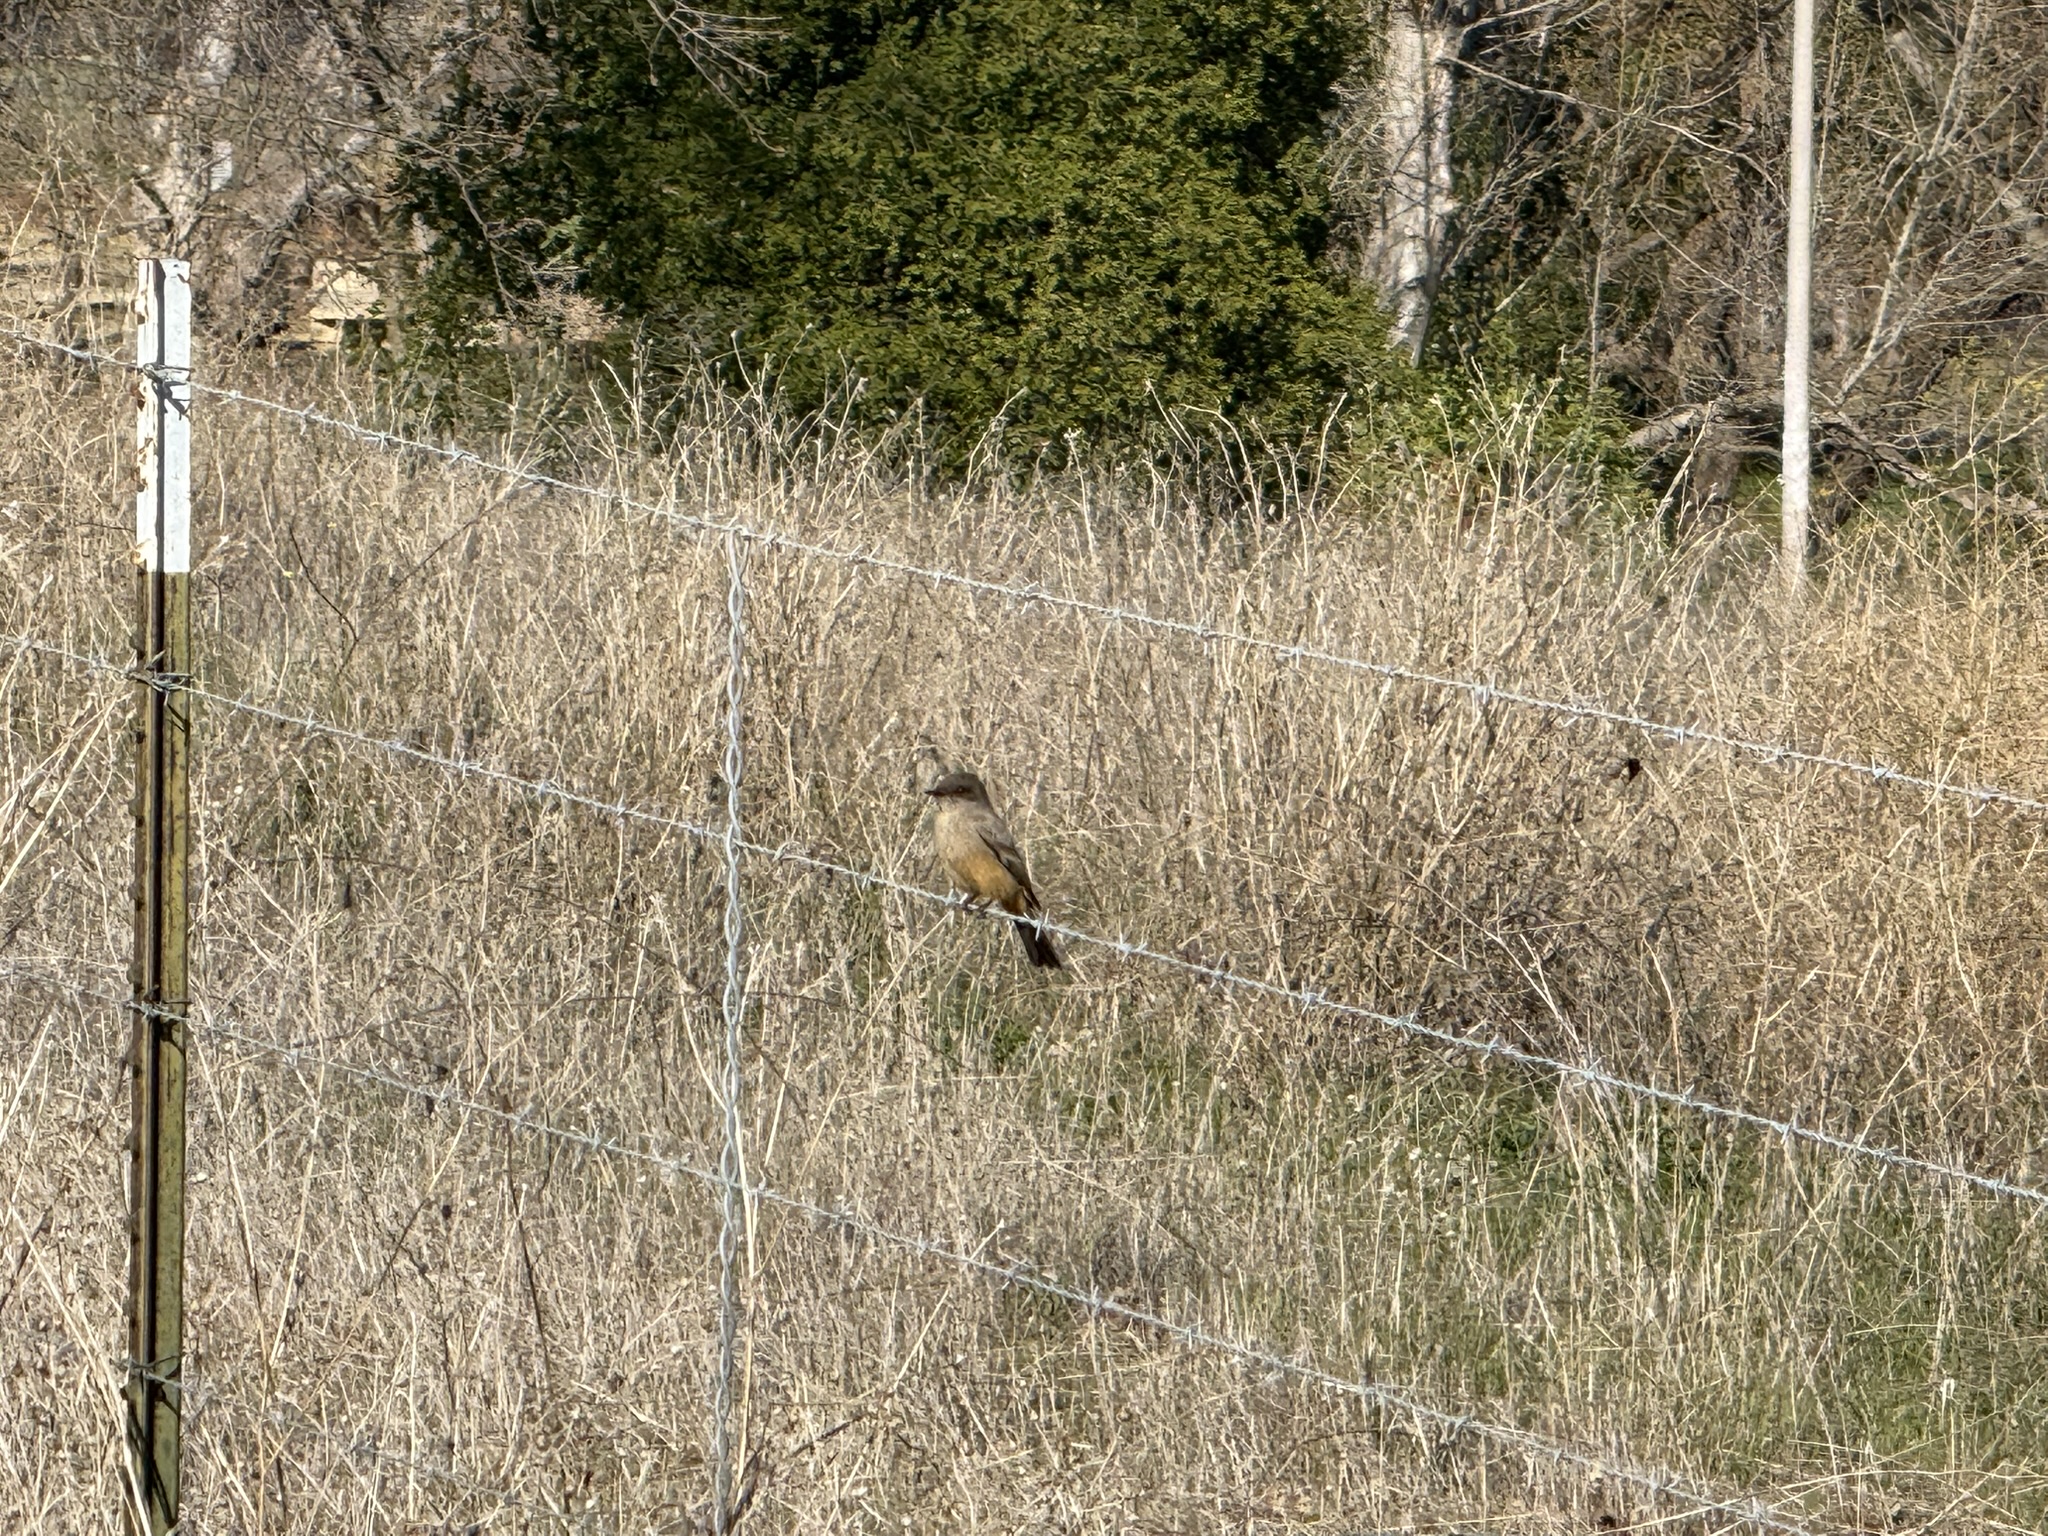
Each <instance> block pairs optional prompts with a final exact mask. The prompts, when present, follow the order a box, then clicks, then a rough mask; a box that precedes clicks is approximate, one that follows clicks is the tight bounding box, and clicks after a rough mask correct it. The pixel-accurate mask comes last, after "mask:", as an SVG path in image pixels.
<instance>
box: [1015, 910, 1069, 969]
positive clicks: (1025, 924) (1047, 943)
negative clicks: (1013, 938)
mask: <svg viewBox="0 0 2048 1536" xmlns="http://www.w3.org/2000/svg"><path fill="white" fill-rule="evenodd" d="M1017 937H1018V938H1020V939H1022V940H1023V941H1024V954H1025V956H1026V958H1028V959H1029V960H1030V961H1031V963H1032V964H1033V965H1036V966H1041V967H1043V968H1045V969H1047V970H1055V971H1056V970H1058V969H1059V968H1060V952H1059V951H1058V950H1056V949H1054V948H1053V947H1052V940H1051V939H1048V938H1047V937H1046V936H1045V933H1044V931H1043V930H1041V929H1040V928H1039V926H1038V924H1037V923H1036V922H1034V921H1033V920H1032V919H1030V918H1028V917H1020V918H1018V919H1017Z"/></svg>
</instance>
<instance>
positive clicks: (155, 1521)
mask: <svg viewBox="0 0 2048 1536" xmlns="http://www.w3.org/2000/svg"><path fill="white" fill-rule="evenodd" d="M135 321H136V360H137V361H138V362H139V363H140V364H141V365H142V367H143V368H144V370H145V371H144V372H143V374H142V375H141V376H140V388H139V391H138V395H139V401H138V416H137V464H138V467H139V468H140V470H141V472H142V487H141V490H140V491H139V492H138V493H137V495H136V500H135V542H136V558H137V561H138V563H139V564H140V566H141V576H140V600H139V602H138V604H137V609H136V636H135V651H136V677H137V680H138V682H139V684H140V694H139V698H138V701H137V702H138V707H139V712H140V719H139V721H138V722H137V727H136V732H135V745H136V758H135V959H134V964H133V966H132V968H131V971H130V981H131V984H132V986H133V989H134V990H133V1002H132V1004H131V1007H132V1009H133V1013H134V1033H133V1037H132V1044H131V1046H130V1053H129V1067H130V1072H131V1074H132V1079H133V1104H134V1129H133V1131H132V1132H131V1139H130V1142H129V1164H128V1168H129V1183H128V1188H129V1214H130V1228H129V1269H128V1279H129V1296H130V1306H129V1315H128V1388H127V1401H128V1439H129V1449H130V1451H131V1453H132V1457H133V1462H132V1465H133V1471H134V1477H135V1486H134V1490H133V1491H134V1502H133V1507H132V1509H131V1516H130V1517H131V1519H132V1520H133V1521H134V1522H135V1523H136V1524H138V1525H139V1526H140V1527H141V1531H140V1536H166V1533H168V1532H170V1531H171V1530H172V1529H173V1528H174V1527H175V1526H176V1525H177V1523H178V1491H179V1489H178V1448H179V1447H178V1441H179V1417H180V1414H181V1412H182V1410H183V1406H184V1405H183V1401H182V1398H183V1386H182V1383H183V1379H184V1333H185V1317H184V1280H185V1011H186V977H187V971H186V916H185V865H186V855H187V849H188V830H187V829H188V816H189V809H190V799H189V795H188V792H187V773H188V768H189V763H190V752H191V747H190V742H191V736H190V732H191V724H192V721H191V702H192V696H191V694H189V693H186V692H184V691H182V688H181V685H182V683H183V682H184V681H185V679H186V678H187V677H188V676H189V675H190V673H191V652H192V626H191V606H190V595H189V591H188V582H189V580H190V574H189V573H190V569H191V563H192V562H191V545H192V538H191V506H192V494H191V493H192V477H191V441H192V418H191V410H192V386H191V370H192V283H191V271H190V268H189V267H188V265H187V264H186V263H185V262H182V261H161V260H145V261H142V262H140V263H138V270H137V285H136V299H135Z"/></svg>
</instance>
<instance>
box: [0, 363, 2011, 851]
mask: <svg viewBox="0 0 2048 1536" xmlns="http://www.w3.org/2000/svg"><path fill="white" fill-rule="evenodd" d="M0 335H6V336H12V337H14V338H15V339H17V340H20V341H24V342H29V343H32V344H34V345H37V346H42V347H47V348H49V349H50V350H52V351H55V352H60V353H63V354H64V355H66V356H68V357H74V358H79V359H81V360H83V361H87V362H93V363H100V364H105V365H108V366H112V367H117V368H125V369H128V370H130V371H137V372H143V373H147V372H149V370H148V369H146V368H143V367H141V365H139V364H135V363H130V362H126V361H124V360H122V359H120V358H115V357H108V356H103V355H101V354H99V353H94V352H88V351H85V350H83V349H80V348H77V347H70V346H66V345H64V344H62V343H60V342H54V341H47V340H44V339H43V338H40V337H37V336H33V335H30V334H29V333H28V332H25V331H19V330H10V329H5V328H0ZM192 389H193V391H194V392H195V393H198V394H203V395H207V396H210V397H212V398H214V399H217V400H222V401H226V402H228V403H230V404H234V405H241V406H247V407H249V408H251V409H254V410H262V411H268V412H271V413H273V414H276V415H280V416H288V417H292V418H294V419H296V420H298V421H300V422H301V423H303V424H305V425H309V426H318V427H324V428H327V429H329V430H332V431H335V432H338V433H340V434H342V435H343V436H346V437H350V438H353V439H355V440H356V441H358V442H363V443H367V444H370V445H372V446H374V447H377V448H381V449H384V450H387V451H392V452H403V453H419V454H425V455H429V456H431V457H434V458H437V459H440V460H442V461H444V462H446V463H450V464H461V465H467V466H469V467H471V468H473V469H477V470H481V471H483V472H485V473H487V474H494V475H502V476H507V477H510V478H512V479H516V480H519V481H522V482H523V483H525V484H528V485H532V486H537V487H541V488H543V489H547V490H555V491H560V492H563V493H564V494H566V495H572V496H580V497H587V498H591V499H594V500H599V501H606V502H610V503H612V504H613V505H616V506H619V507H622V508H625V509H626V510H628V511H632V512H638V513H641V514H644V515H646V516H648V517H654V518H660V519H662V520H664V521H667V522H671V523H674V524H676V525H678V526H680V527H684V528H689V529H692V530H694V531H697V532H701V533H718V534H727V535H730V536H733V537H737V538H740V539H744V540H747V541H749V542H750V543H754V544H759V545H762V546H765V547H768V548H774V549H780V550H783V551H786V552H788V553H791V554H798V555H805V556H809V557H812V558H815V559H821V560H831V561H835V562H838V563H840V564H846V565H858V566H865V567H867V568H869V569H871V570H878V571H885V572H888V573H890V574H892V575H897V576H903V577H907V578H910V579H913V580H918V581H928V582H931V583H932V584H933V585H934V586H946V587H954V588H957V589H960V590H962V591H968V592H976V593H980V594H982V595H983V596H988V597H998V598H1002V599H1005V600H1006V601H1010V602H1016V603H1025V604H1034V605H1037V606H1040V607H1046V608H1055V609H1062V610H1065V611H1067V612H1071V613H1079V614H1085V615H1087V616H1089V617H1092V618H1096V619H1100V620H1102V621H1104V622H1105V623H1108V624H1112V625H1115V624H1128V625H1130V626H1132V627H1134V628H1141V629H1153V630H1158V631H1161V632H1164V633H1168V634H1176V635H1181V636H1184V637H1186V638H1189V639H1194V640H1200V641H1202V642H1204V643H1209V644H1223V645H1237V646H1243V647H1245V648H1247V649H1250V650H1257V651H1263V652H1265V653H1267V654H1269V655H1272V656H1275V657H1278V658H1279V659H1280V660H1282V661H1287V662H1294V663H1297V664H1298V663H1303V662H1309V663H1314V664H1316V665H1318V666H1328V667H1333V668H1337V669H1340V670H1344V671H1351V672H1357V673H1361V674H1364V675H1366V676H1371V677H1377V678H1381V679H1386V680H1392V681H1395V682H1404V683H1412V684H1415V685H1417V686H1419V687H1427V688H1434V689H1437V690H1440V691H1443V692H1449V693H1458V694H1463V695H1465V696H1467V697H1469V698H1471V699H1473V700H1475V701H1476V702H1478V703H1480V704H1481V705H1485V704H1488V703H1500V704H1509V705H1513V706H1515V707H1517V708H1520V709H1528V710H1532V711H1536V712H1538V713H1543V714H1550V715H1556V716H1560V717H1562V718H1565V719H1569V720H1574V721H1588V722H1593V723H1597V724H1604V725H1612V726H1618V727H1621V728H1624V729H1628V730H1636V731H1641V732H1642V733H1643V734H1645V735H1646V736H1651V737H1658V738H1662V739H1664V740H1667V741H1670V742H1672V743H1674V744H1677V745H1682V746H1692V747H1706V748H1716V749H1719V750H1722V751H1726V752H1732V753H1735V754H1738V755H1740V756H1744V757H1749V758H1754V759H1756V760H1757V761H1759V762H1762V763H1764V764H1765V765H1766V766H1770V767H1776V768H1795V767H1805V768H1819V769H1825V770H1828V771H1830V772H1835V773H1842V774H1846V775H1849V776H1851V777H1854V778H1861V779H1868V780H1869V781H1871V782H1872V783H1873V784H1877V785H1879V786H1883V787H1896V788H1901V789H1912V790H1919V791H1923V792H1925V793H1927V794H1931V795H1937V796H1940V795H1947V796H1954V797H1957V798H1960V799H1965V800H1969V801H1972V802H1974V803H1976V804H1978V805H2003V806H2008V807H2010V808H2012V809H2015V810H2022V811H2037V812H2038V811H2048V799H2042V798H2039V797H2036V796H2032V795H2023V794H2019V793H2017V792H2015V791H2012V790H2007V789H2001V788H1999V787H1998V786H1996V785H1981V784H1966V783H1956V782H1954V781H1951V780H1949V779H1939V778H1930V777H1928V776H1927V775H1925V774H1916V773H1907V772H1905V771H1903V770H1902V769H1899V768H1896V767H1894V766H1892V765H1891V764H1889V763H1880V762H1876V761H1871V760H1865V759H1862V758H1853V757H1844V756H1840V755H1838V754H1835V753H1829V752H1813V751H1808V750H1806V749H1804V748H1801V747H1794V746H1789V745H1787V744H1785V743H1783V742H1770V741H1758V740H1755V739H1753V738H1750V737H1745V736H1738V735H1736V734H1734V733H1733V732H1729V731H1722V730H1717V729H1714V728H1712V727H1707V726H1698V725H1682V724H1678V723H1676V722H1673V721H1668V720H1658V719H1656V718H1654V717H1652V716H1649V715H1642V714H1637V713H1635V712H1633V711H1630V710H1625V709H1615V708H1612V707H1610V706H1607V705H1604V704H1598V703H1586V702H1579V701H1574V700H1569V699H1553V698H1548V697H1546V696H1544V695H1542V694H1538V693H1532V692H1529V691H1528V690H1526V689H1521V688H1514V687H1509V686H1506V685H1503V684H1500V683H1494V682H1484V681H1481V680H1479V679H1476V678H1464V677H1453V676H1450V675H1448V674H1446V673H1439V672H1431V671H1428V670H1427V669H1424V668H1420V667H1411V666H1405V665H1403V664H1401V663H1399V662H1388V661H1372V660H1369V659H1367V658H1365V657H1361V656H1351V655H1347V654H1345V653H1344V652H1341V651H1332V650H1327V649H1324V648H1322V647H1320V646H1313V645H1304V644H1301V643H1298V642H1289V641H1285V640H1274V639H1270V638H1268V637H1265V636H1261V635H1253V634H1248V633H1246V632H1245V631H1243V630H1237V629H1229V628H1226V627H1224V626H1222V625H1218V624H1209V623H1205V622H1202V621H1199V620H1192V619H1180V618H1173V617H1170V616H1166V615H1161V614H1156V613H1151V612H1149V611H1147V610H1145V609H1140V608H1129V607H1124V606H1121V605H1119V604H1115V603H1097V602H1092V601H1090V600H1089V599H1087V598H1082V597H1075V596H1073V595H1071V594H1069V593H1064V592H1056V591H1054V590H1052V589H1050V588H1048V587H1042V586H1037V585H1034V584H1026V583H1016V582H1003V581H991V580H988V579H986V578H983V577H978V576H970V575H967V574H965V573H963V572H959V571H951V570H947V569H945V568H943V567H939V566H927V565H919V564H917V563H915V562H914V561H908V560H899V559H896V558H894V557H893V556H889V555H884V554H880V553H877V552H875V551H872V550H865V549H860V548H857V547H850V546H846V545H836V544H824V543H820V542H817V541H815V540H810V539H800V538H797V537H795V536H793V535H790V534H786V533H778V532H775V531H773V530H766V529H758V528H754V527H751V526H749V525H747V524H745V523H741V522H738V521H736V520H727V519H719V518H712V517H698V516H693V515H692V514H690V513H687V512H680V511H677V510H676V509H675V508H673V507H668V506H663V505H661V504H659V503H656V502H650V501H644V500H641V499H639V498H636V497H633V496H628V495H627V494H626V493H624V492H623V491H617V490H613V489H611V488H609V487H606V486H601V485H592V484H589V483H587V482H583V481H576V480H568V479H564V478H562V477H560V476H557V475H549V474H543V473H541V472H539V471H537V470H532V469H527V468H523V467H521V466H519V465H516V464H508V463H503V462H500V461H498V460H494V459H489V458H486V457H485V456H484V455H482V454H480V453H477V452H475V451H473V450H471V449H468V448H457V447H454V446H452V445H447V444H440V443H431V442H427V441H425V440H423V439H420V438H415V437H407V436H405V435H404V434H403V433H398V432H386V431H382V430H380V429H378V428H374V427H365V426H362V425H360V424H358V423H356V422H353V421H349V420H347V419H346V418H344V417H339V416H333V415H329V414H328V413H327V412H324V411H320V410H316V409H314V408H313V407H311V406H295V405H287V404H285V403H284V402H282V401H277V400H269V399H265V398H264V397H262V396H260V395H251V394H246V393H244V392H243V391H241V390H238V389H229V388H226V387H224V386H221V385H217V384H202V383H197V382H195V383H193V384H192Z"/></svg>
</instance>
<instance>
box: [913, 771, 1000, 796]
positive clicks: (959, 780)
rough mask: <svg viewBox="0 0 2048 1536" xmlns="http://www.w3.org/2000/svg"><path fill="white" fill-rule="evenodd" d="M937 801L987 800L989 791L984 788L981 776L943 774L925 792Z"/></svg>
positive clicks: (964, 773) (958, 773)
mask: <svg viewBox="0 0 2048 1536" xmlns="http://www.w3.org/2000/svg"><path fill="white" fill-rule="evenodd" d="M925 793H926V794H928V795H930V796H931V797H932V798H933V799H935V800H952V799H959V800H986V799H987V798H988V791H987V789H985V788H983V787H982V782H981V776H980V775H979V774H973V773H966V772H954V773H947V774H941V775H940V776H939V777H938V778H937V779H935V780H934V781H933V782H932V787H931V788H930V789H928V790H926V791H925Z"/></svg>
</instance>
